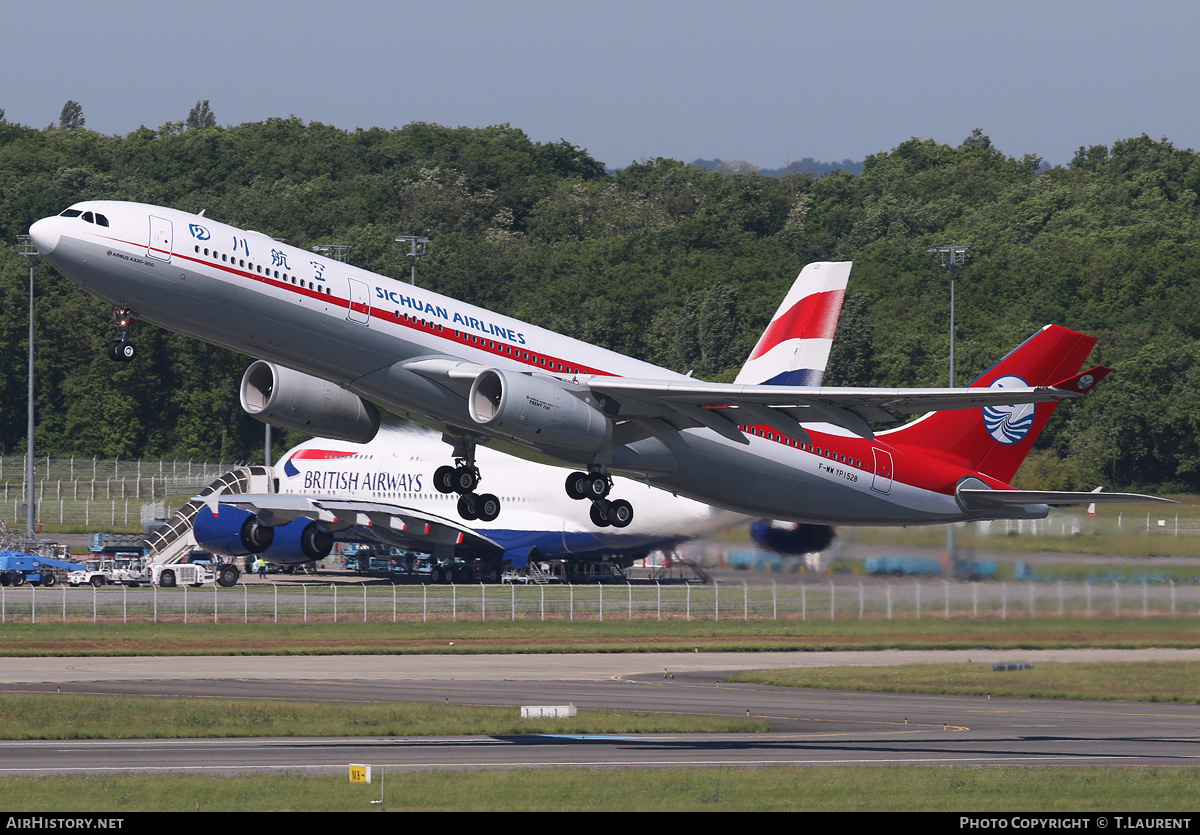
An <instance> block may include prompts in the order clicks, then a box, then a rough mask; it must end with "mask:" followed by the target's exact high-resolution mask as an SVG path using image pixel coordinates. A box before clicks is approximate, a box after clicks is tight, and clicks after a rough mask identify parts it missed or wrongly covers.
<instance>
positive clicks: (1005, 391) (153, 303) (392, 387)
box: [30, 201, 1162, 527]
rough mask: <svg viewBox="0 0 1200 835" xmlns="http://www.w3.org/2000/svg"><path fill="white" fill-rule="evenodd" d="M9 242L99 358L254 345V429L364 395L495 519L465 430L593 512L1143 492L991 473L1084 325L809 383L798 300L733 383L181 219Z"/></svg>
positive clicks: (1080, 344) (366, 406)
mask: <svg viewBox="0 0 1200 835" xmlns="http://www.w3.org/2000/svg"><path fill="white" fill-rule="evenodd" d="M30 235H31V236H32V238H33V241H34V243H35V245H36V246H37V247H38V250H39V252H40V253H41V255H42V256H43V257H44V258H45V259H46V260H47V261H48V262H49V263H50V264H52V265H53V266H54V267H56V268H57V269H58V270H59V271H60V272H62V273H63V274H64V275H66V276H67V277H68V278H70V279H72V280H73V281H75V282H77V283H78V284H80V285H81V286H83V287H84V288H86V289H87V290H89V291H90V292H92V293H94V294H95V295H97V296H99V297H101V298H103V299H105V300H106V301H108V302H110V303H111V304H112V305H113V306H114V320H115V322H116V324H117V327H118V332H119V336H120V338H119V339H118V340H117V341H115V342H114V343H113V344H112V346H111V348H110V354H111V355H112V356H113V357H114V358H115V359H120V360H126V361H128V360H131V359H132V358H133V357H134V355H135V353H136V352H135V349H134V346H133V343H132V342H131V341H130V334H131V332H132V328H133V325H134V323H136V322H137V321H138V320H139V319H145V320H146V321H149V322H153V323H155V324H158V325H160V326H163V327H166V328H169V329H171V330H175V331H179V332H181V333H185V334H189V335H192V336H195V337H198V338H200V339H203V340H205V341H208V342H211V343H214V344H217V345H222V346H224V347H227V348H230V349H232V350H235V351H239V352H241V353H244V354H248V355H250V356H253V357H258V358H260V360H262V361H260V362H256V363H254V364H253V365H251V367H250V368H249V369H248V371H247V373H246V375H245V377H244V378H243V383H242V402H243V405H244V406H245V407H246V408H247V410H248V411H250V413H251V414H255V415H256V416H258V417H260V418H261V419H263V420H266V421H268V422H271V423H276V424H278V425H282V426H286V427H289V428H293V429H297V430H299V431H302V432H305V433H308V434H314V435H320V436H322V437H332V438H340V439H343V440H349V441H353V442H358V443H365V442H367V441H369V440H370V439H371V438H373V437H374V436H375V434H376V433H377V431H378V428H379V425H380V412H379V408H380V407H382V408H383V409H385V410H388V411H391V412H394V413H396V414H399V415H401V416H403V417H409V418H412V419H414V420H417V421H419V422H421V423H424V424H426V425H428V426H431V427H433V428H436V429H438V430H440V431H441V432H442V433H443V439H444V440H445V441H446V442H447V443H448V444H450V446H451V448H452V453H451V454H450V455H448V456H447V458H450V457H452V458H453V459H454V466H450V465H448V464H447V465H445V466H443V467H441V468H439V469H438V470H437V471H436V472H435V473H434V476H433V480H434V486H435V488H436V489H438V490H440V491H442V492H446V493H457V494H458V496H459V501H458V510H459V513H460V515H462V516H463V517H464V518H468V519H470V518H479V519H487V518H489V517H490V518H496V516H497V515H498V514H499V513H500V501H499V499H498V498H497V497H496V496H495V494H494V493H487V494H479V493H477V492H476V488H477V487H478V486H479V484H480V481H481V478H482V477H483V475H484V474H483V473H482V471H481V468H480V467H479V466H478V462H477V459H476V450H477V446H478V445H480V444H487V445H489V446H493V447H495V448H498V449H501V450H503V451H509V452H514V453H516V454H518V455H521V456H525V457H530V458H533V459H536V460H540V461H544V462H549V463H555V464H558V465H561V466H565V467H574V468H577V469H575V471H573V472H571V473H570V474H569V475H568V476H567V478H566V483H565V489H566V492H567V494H568V495H569V496H570V497H571V498H572V499H577V500H580V501H588V502H590V510H589V515H590V518H591V520H592V522H593V523H594V524H595V525H597V526H607V525H613V526H618V527H620V526H624V525H628V524H629V523H630V522H631V520H632V518H633V511H634V508H633V505H632V503H631V502H629V501H628V500H627V499H623V498H615V499H614V498H610V492H611V490H612V486H613V481H612V476H613V474H621V475H624V476H627V477H629V478H632V479H635V480H637V481H641V482H643V483H645V484H649V485H650V486H652V487H657V488H660V489H663V490H666V491H668V492H670V493H674V494H676V495H681V496H685V497H688V498H691V499H694V500H697V501H700V502H704V503H706V504H711V505H715V506H717V507H721V508H724V509H727V510H731V511H734V512H736V513H743V514H747V515H751V516H755V517H765V518H770V519H778V520H786V521H792V522H798V523H808V524H818V525H836V524H844V525H916V524H940V523H949V522H959V521H965V520H976V519H999V518H1009V519H1011V518H1016V519H1028V518H1042V517H1044V516H1046V515H1047V513H1048V512H1049V507H1050V506H1051V505H1058V504H1078V503H1087V502H1090V501H1094V500H1098V495H1099V496H1104V497H1105V500H1107V501H1133V500H1149V501H1162V500H1161V499H1155V498H1154V497H1143V496H1134V495H1131V494H1117V493H1109V494H1098V495H1094V494H1091V493H1073V492H1056V491H1024V490H1014V489H1013V488H1012V487H1011V485H1010V484H1009V482H1010V481H1011V480H1012V478H1013V476H1014V475H1015V473H1016V471H1017V468H1018V467H1019V466H1020V464H1021V461H1022V460H1023V459H1024V458H1025V456H1026V454H1027V453H1028V452H1029V450H1030V448H1031V447H1032V445H1033V442H1034V439H1035V438H1036V437H1037V435H1038V434H1039V433H1040V432H1041V430H1042V428H1043V427H1044V426H1045V425H1046V422H1047V421H1048V420H1049V419H1050V416H1051V414H1052V413H1053V411H1054V409H1055V408H1056V406H1057V405H1058V403H1059V402H1060V401H1061V400H1064V399H1069V398H1074V397H1081V396H1083V395H1084V394H1085V393H1087V392H1088V391H1089V390H1090V389H1091V388H1092V386H1094V384H1095V383H1097V382H1098V381H1099V380H1100V379H1101V378H1102V377H1103V376H1104V375H1105V374H1106V373H1107V372H1108V369H1107V368H1104V367H1103V366H1097V367H1095V368H1091V369H1088V370H1086V371H1084V372H1082V373H1080V372H1079V368H1080V367H1081V365H1082V364H1083V362H1084V360H1085V359H1086V358H1087V355H1088V354H1089V353H1090V351H1091V348H1092V346H1093V345H1094V343H1095V339H1094V338H1093V337H1089V336H1086V335H1084V334H1081V333H1077V332H1075V331H1071V330H1067V329H1066V328H1062V327H1059V326H1054V325H1047V326H1046V327H1045V328H1043V329H1042V330H1041V331H1039V332H1038V333H1036V334H1034V335H1033V336H1032V337H1030V338H1029V339H1028V340H1026V342H1024V343H1023V344H1022V345H1020V346H1018V347H1017V348H1016V349H1014V350H1013V351H1012V352H1011V353H1009V354H1008V355H1007V356H1006V357H1004V358H1003V359H1002V360H1001V361H1000V362H998V363H997V364H996V365H995V366H993V367H992V368H991V369H989V370H988V371H986V372H984V373H983V374H982V375H980V377H978V378H977V379H976V380H975V381H974V382H973V383H971V385H970V386H969V387H967V388H965V389H877V388H829V387H819V386H811V385H805V384H804V379H803V376H802V374H792V373H791V372H790V371H782V372H779V373H776V372H775V371H774V369H775V368H776V367H778V366H777V365H776V364H774V363H773V362H772V361H771V358H772V356H773V355H775V356H778V355H779V354H781V353H786V352H787V351H788V350H789V346H788V345H787V344H786V341H787V340H786V336H787V334H788V332H789V327H790V325H791V323H793V322H794V321H795V320H796V319H797V318H800V317H803V316H805V315H806V312H807V311H806V308H805V304H804V303H803V302H801V303H799V304H797V305H796V306H795V307H794V308H791V309H789V310H785V311H784V312H783V314H782V315H781V316H779V315H777V318H776V320H775V321H773V322H772V325H771V326H770V327H768V329H767V331H766V332H765V333H764V335H763V337H762V339H761V340H760V342H759V344H758V346H757V347H756V348H755V351H754V354H753V355H752V358H751V362H749V363H747V366H746V368H744V369H743V373H742V375H741V376H739V378H738V380H737V381H736V382H735V383H730V384H720V383H708V382H704V381H700V380H695V379H691V378H690V377H687V376H684V375H681V374H678V373H675V372H672V371H669V370H667V369H664V368H660V367H657V366H654V365H651V364H649V363H646V362H642V361H640V360H636V359H633V358H631V357H627V356H624V355H621V354H618V353H616V352H613V351H609V350H606V349H603V348H600V347H598V346H595V345H591V344H589V343H586V342H582V341H580V340H577V339H572V338H570V337H567V336H563V335H560V334H556V333H553V332H551V331H548V330H545V329H543V328H539V327H537V326H534V325H531V324H528V323H526V322H521V321H519V320H517V319H513V318H510V317H507V316H504V315H502V314H498V313H493V312H491V311H488V310H485V309H482V308H479V307H474V306H471V305H468V304H464V303H462V302H459V301H456V300H454V299H451V298H448V297H445V296H441V295H439V294H437V293H433V292H431V291H429V290H425V289H422V288H419V287H415V286H411V285H409V284H405V283H402V282H400V281H396V280H393V279H390V278H386V277H383V276H379V275H376V274H374V273H370V272H368V271H366V270H362V269H358V268H355V267H352V266H348V265H346V264H342V263H340V262H337V261H333V260H330V259H327V258H324V257H321V256H319V255H316V254H313V253H310V252H305V251H304V250H300V249H297V248H295V247H292V246H288V245H287V244H284V243H280V242H278V241H275V240H273V239H271V238H270V237H268V236H266V235H263V234H261V233H258V232H250V231H246V230H242V229H238V228H235V227H232V226H228V225H225V224H222V223H219V222H217V221H214V220H211V219H209V218H206V217H204V216H203V214H200V215H196V214H190V213H187V212H182V211H178V210H174V209H169V208H164V207H160V206H151V205H146V204H139V203H126V202H117V201H86V202H81V203H77V204H75V205H73V206H71V207H70V208H68V209H66V210H65V211H63V212H62V213H61V214H59V215H57V216H54V217H49V218H44V219H42V220H39V221H37V222H36V223H34V224H33V226H32V227H31V228H30ZM835 267H836V265H818V266H817V267H816V269H834V268H835ZM842 268H847V265H842ZM786 305H787V300H786V299H785V302H784V306H785V307H786ZM781 335H782V336H783V337H784V338H781ZM755 359H761V360H762V362H761V363H757V368H755V367H754V365H755V363H754V360H755ZM886 410H892V411H895V412H900V413H904V414H918V413H921V412H927V411H928V412H930V413H929V414H927V415H925V417H923V418H922V419H920V420H918V421H916V422H914V423H912V424H909V425H907V426H904V427H901V428H899V429H892V430H889V431H885V432H879V433H876V432H875V431H874V430H873V429H872V428H871V426H870V424H871V423H872V422H875V423H878V422H883V421H891V420H893V419H894V418H893V417H892V415H891V414H889V412H888V411H886ZM931 410H932V411H931ZM522 487H523V485H519V484H514V485H504V486H503V487H502V488H500V489H501V492H505V493H514V494H520V493H521V492H522Z"/></svg>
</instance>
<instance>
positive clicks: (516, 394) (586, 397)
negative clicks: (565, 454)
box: [467, 368, 612, 455]
mask: <svg viewBox="0 0 1200 835" xmlns="http://www.w3.org/2000/svg"><path fill="white" fill-rule="evenodd" d="M591 397H592V396H591V394H590V393H587V392H584V393H583V396H582V397H576V396H575V395H574V394H573V393H572V392H571V391H570V390H568V389H567V388H566V387H565V386H563V385H561V384H559V383H557V382H555V381H553V380H548V379H546V378H545V377H534V376H531V375H529V374H522V373H519V372H514V371H506V370H500V369H495V368H489V369H487V370H486V371H484V372H483V373H481V374H480V375H479V376H478V377H476V378H475V382H474V383H473V384H472V385H471V393H470V395H469V396H468V398H467V403H468V405H469V409H470V413H471V418H472V419H473V420H474V421H475V422H476V423H480V424H483V425H484V426H488V427H490V428H491V429H492V430H494V431H496V432H498V433H500V434H503V435H507V436H509V437H512V438H515V439H517V440H519V441H527V442H530V443H533V444H536V445H537V446H539V447H541V448H543V449H547V448H549V449H559V450H566V451H569V452H574V453H584V454H588V455H590V454H593V453H596V452H599V451H600V450H602V449H603V448H604V447H606V446H607V445H608V444H609V443H611V441H612V423H611V422H610V421H609V419H608V418H607V417H606V416H605V415H604V413H603V412H601V411H600V410H599V409H597V408H596V406H595V403H594V402H593V401H592V399H591Z"/></svg>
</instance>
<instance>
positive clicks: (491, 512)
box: [475, 493, 500, 522]
mask: <svg viewBox="0 0 1200 835" xmlns="http://www.w3.org/2000/svg"><path fill="white" fill-rule="evenodd" d="M475 512H476V514H477V515H478V517H479V521H480V522H490V521H492V520H493V519H495V518H496V517H497V516H499V515H500V500H499V499H497V498H496V497H495V496H493V495H492V494H491V493H484V494H483V495H482V496H480V497H479V498H478V500H477V501H476V502H475Z"/></svg>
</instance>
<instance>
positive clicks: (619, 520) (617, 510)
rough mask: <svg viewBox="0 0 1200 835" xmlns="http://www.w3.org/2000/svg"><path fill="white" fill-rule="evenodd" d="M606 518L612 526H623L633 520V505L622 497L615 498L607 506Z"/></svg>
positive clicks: (626, 525)
mask: <svg viewBox="0 0 1200 835" xmlns="http://www.w3.org/2000/svg"><path fill="white" fill-rule="evenodd" d="M608 520H609V521H610V522H612V526H613V527H614V528H625V527H628V526H629V523H630V522H632V521H633V505H631V504H630V503H629V502H627V501H625V500H624V499H617V500H616V501H615V502H613V503H612V504H610V505H609V506H608Z"/></svg>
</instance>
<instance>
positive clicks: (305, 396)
mask: <svg viewBox="0 0 1200 835" xmlns="http://www.w3.org/2000/svg"><path fill="white" fill-rule="evenodd" d="M241 399H242V408H243V409H245V410H246V412H247V413H248V414H250V415H253V416H254V417H256V418H258V419H259V420H261V421H265V422H267V423H273V424H275V425H276V426H282V427H284V428H285V429H294V430H296V431H297V432H303V433H305V434H306V435H319V436H320V437H322V438H334V439H336V440H339V441H352V442H354V443H356V444H365V443H368V442H369V441H370V440H371V439H372V438H374V437H375V433H376V432H378V431H379V410H378V409H376V408H375V406H373V405H372V404H370V403H368V402H367V401H365V400H363V399H362V398H361V397H359V396H358V395H357V394H354V393H352V392H349V391H346V390H345V389H344V388H342V387H341V386H338V385H334V384H333V383H331V382H329V381H328V380H322V379H320V378H318V377H312V376H309V375H308V374H301V373H300V372H299V371H293V370H291V369H290V368H282V367H280V366H278V365H275V364H274V363H270V362H264V361H262V360H258V361H256V362H254V363H252V364H251V365H250V367H249V368H247V369H246V373H245V374H243V375H242V386H241Z"/></svg>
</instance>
